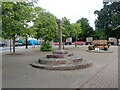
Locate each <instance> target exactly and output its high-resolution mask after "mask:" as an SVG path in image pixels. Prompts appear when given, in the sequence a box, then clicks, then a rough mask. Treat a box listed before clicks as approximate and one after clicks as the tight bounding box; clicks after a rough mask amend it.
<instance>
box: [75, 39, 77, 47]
mask: <svg viewBox="0 0 120 90" xmlns="http://www.w3.org/2000/svg"><path fill="white" fill-rule="evenodd" d="M75 42H77V39H76V38H75ZM75 47H77V43H75Z"/></svg>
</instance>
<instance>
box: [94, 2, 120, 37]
mask: <svg viewBox="0 0 120 90" xmlns="http://www.w3.org/2000/svg"><path fill="white" fill-rule="evenodd" d="M95 12H96V11H95ZM95 12H94V13H95ZM95 14H97V15H98V18H97V20H96V21H95V26H96V30H101V33H100V34H104V35H103V37H102V38H104V39H107V38H108V37H116V38H120V31H119V30H114V29H115V28H116V27H117V26H118V25H120V2H114V3H111V4H109V3H105V4H104V7H103V8H102V9H101V10H100V11H98V12H97V13H95ZM104 36H106V37H104Z"/></svg>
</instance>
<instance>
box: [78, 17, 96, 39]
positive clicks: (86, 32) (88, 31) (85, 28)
mask: <svg viewBox="0 0 120 90" xmlns="http://www.w3.org/2000/svg"><path fill="white" fill-rule="evenodd" d="M77 23H80V24H81V29H82V33H81V35H79V38H80V39H81V40H83V41H86V37H91V36H93V33H94V30H93V28H92V27H91V26H90V25H89V23H88V19H87V18H81V19H79V20H77Z"/></svg>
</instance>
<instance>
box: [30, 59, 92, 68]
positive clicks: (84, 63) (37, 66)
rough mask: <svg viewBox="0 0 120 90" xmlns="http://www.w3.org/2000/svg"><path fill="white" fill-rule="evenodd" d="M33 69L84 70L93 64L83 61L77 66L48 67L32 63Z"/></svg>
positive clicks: (76, 64)
mask: <svg viewBox="0 0 120 90" xmlns="http://www.w3.org/2000/svg"><path fill="white" fill-rule="evenodd" d="M30 65H31V66H32V67H35V68H40V69H46V70H76V69H83V68H87V67H90V66H92V63H91V62H86V61H82V62H79V63H75V64H66V65H65V64H64V65H46V64H40V63H38V62H36V63H31V64H30Z"/></svg>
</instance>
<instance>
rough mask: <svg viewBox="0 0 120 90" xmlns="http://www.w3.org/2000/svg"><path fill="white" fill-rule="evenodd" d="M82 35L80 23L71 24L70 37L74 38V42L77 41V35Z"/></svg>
mask: <svg viewBox="0 0 120 90" xmlns="http://www.w3.org/2000/svg"><path fill="white" fill-rule="evenodd" d="M81 33H82V28H81V23H73V24H71V36H72V37H73V38H75V41H77V39H78V36H79V34H81ZM75 47H77V44H76V43H75Z"/></svg>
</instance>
